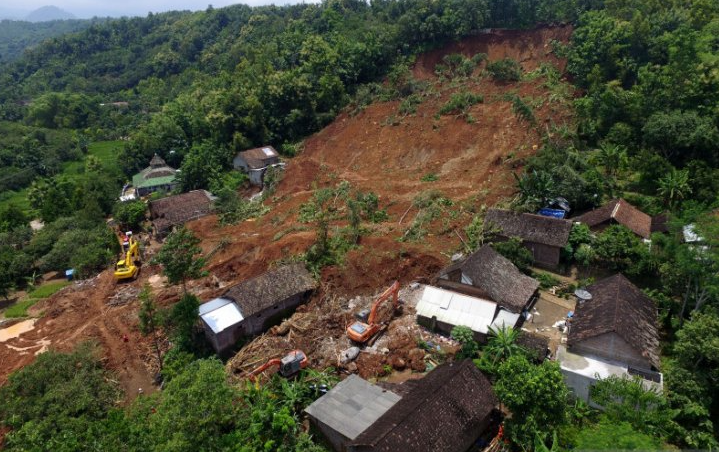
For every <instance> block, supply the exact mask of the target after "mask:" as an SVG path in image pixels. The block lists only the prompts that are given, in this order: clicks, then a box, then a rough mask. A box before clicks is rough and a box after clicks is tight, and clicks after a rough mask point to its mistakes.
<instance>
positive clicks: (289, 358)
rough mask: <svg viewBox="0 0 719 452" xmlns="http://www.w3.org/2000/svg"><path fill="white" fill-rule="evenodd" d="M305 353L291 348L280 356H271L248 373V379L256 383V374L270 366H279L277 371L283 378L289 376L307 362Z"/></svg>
mask: <svg viewBox="0 0 719 452" xmlns="http://www.w3.org/2000/svg"><path fill="white" fill-rule="evenodd" d="M309 362H310V361H309V359H307V355H306V354H305V352H303V351H302V350H292V351H291V352H289V353H288V354H286V355H285V356H284V357H282V358H273V359H271V360H269V361H267V362H266V363H264V364H263V365H261V366H260V367H258V368H257V369H255V370H253V371H252V372H250V374H249V378H250V380H252V381H254V382H255V383H257V376H258V375H259V374H261V373H262V372H264V371H265V370H267V369H269V368H270V367H272V366H279V369H278V371H279V373H280V375H282V376H283V377H285V378H288V377H291V376H293V375H294V374H296V373H297V372H299V371H300V370H302V369H304V368H305V367H307V364H309Z"/></svg>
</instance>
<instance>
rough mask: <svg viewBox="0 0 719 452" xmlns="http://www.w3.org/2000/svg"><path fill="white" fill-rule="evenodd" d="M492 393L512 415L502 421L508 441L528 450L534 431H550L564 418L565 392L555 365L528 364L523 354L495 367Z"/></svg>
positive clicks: (566, 396) (566, 393)
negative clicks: (495, 372)
mask: <svg viewBox="0 0 719 452" xmlns="http://www.w3.org/2000/svg"><path fill="white" fill-rule="evenodd" d="M497 376H498V379H497V383H496V384H495V386H494V390H495V392H496V393H497V397H499V400H500V401H501V402H502V404H504V405H505V406H506V407H507V408H508V409H509V411H510V412H511V413H512V416H511V417H510V418H508V419H507V420H506V421H505V424H506V426H507V434H508V436H509V438H510V439H511V440H512V441H514V442H515V443H516V444H518V445H519V446H520V447H522V448H524V449H531V447H532V445H533V444H534V438H535V433H536V432H541V431H551V430H553V429H556V428H557V427H558V426H560V425H562V424H563V423H564V422H565V421H566V418H567V401H568V397H569V390H568V389H567V387H566V386H565V385H564V377H562V373H561V371H560V370H559V365H558V364H557V363H555V362H550V361H544V362H543V363H542V364H541V365H538V366H537V365H534V364H532V363H530V362H529V361H528V360H527V358H526V357H525V356H523V355H515V356H511V357H510V358H508V359H507V360H506V361H505V362H504V363H502V364H501V365H500V366H499V369H498V372H497Z"/></svg>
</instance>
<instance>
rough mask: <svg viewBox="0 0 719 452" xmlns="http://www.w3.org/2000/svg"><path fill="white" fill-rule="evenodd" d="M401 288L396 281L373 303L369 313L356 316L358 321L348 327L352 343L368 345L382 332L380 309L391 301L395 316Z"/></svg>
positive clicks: (363, 312) (364, 312) (360, 313)
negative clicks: (379, 318)
mask: <svg viewBox="0 0 719 452" xmlns="http://www.w3.org/2000/svg"><path fill="white" fill-rule="evenodd" d="M399 287H400V286H399V281H395V282H394V284H392V285H391V286H390V287H389V288H388V289H387V290H385V291H384V292H383V293H382V295H380V296H379V297H378V298H377V299H376V300H375V301H374V303H372V308H371V309H370V311H369V313H367V312H366V310H364V311H361V312H359V313H358V314H357V315H356V316H355V317H356V318H357V320H356V321H355V322H352V323H351V324H349V325H347V337H349V339H350V340H351V341H353V342H356V343H358V344H366V343H368V342H369V341H370V339H372V338H373V337H374V336H375V335H376V334H377V333H379V332H380V330H382V328H383V325H382V324H381V323H380V321H378V319H377V315H378V311H379V307H380V306H381V305H382V304H383V303H384V302H386V301H387V300H390V299H391V300H392V314H393V315H394V314H395V313H396V311H397V309H398V308H399V299H398V294H399Z"/></svg>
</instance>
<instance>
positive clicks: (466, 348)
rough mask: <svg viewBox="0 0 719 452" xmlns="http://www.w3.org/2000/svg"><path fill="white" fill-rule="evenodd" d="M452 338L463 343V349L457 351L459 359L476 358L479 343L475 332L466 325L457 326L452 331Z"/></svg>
mask: <svg viewBox="0 0 719 452" xmlns="http://www.w3.org/2000/svg"><path fill="white" fill-rule="evenodd" d="M450 335H451V336H452V339H454V340H455V341H457V342H459V343H460V344H462V349H461V350H460V351H459V353H457V355H456V358H457V359H466V358H474V357H475V356H476V355H477V350H479V345H478V344H477V342H476V341H475V340H474V332H473V331H472V330H471V329H470V328H469V327H466V326H461V325H460V326H455V327H454V328H452V332H451V333H450Z"/></svg>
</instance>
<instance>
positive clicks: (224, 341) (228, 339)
mask: <svg viewBox="0 0 719 452" xmlns="http://www.w3.org/2000/svg"><path fill="white" fill-rule="evenodd" d="M202 327H203V328H204V330H205V337H206V338H207V340H208V341H209V342H210V344H212V348H213V349H215V352H217V354H220V355H221V354H223V353H224V352H227V351H228V350H230V349H231V348H232V347H233V346H234V345H235V344H236V343H237V341H238V340H239V339H240V338H241V337H242V336H243V335H244V330H243V328H242V324H241V323H238V324H237V325H233V326H232V327H230V328H226V329H225V330H223V331H220V333H219V334H215V332H214V331H212V328H210V326H209V325H207V323H205V321H204V320H203V321H202Z"/></svg>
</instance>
